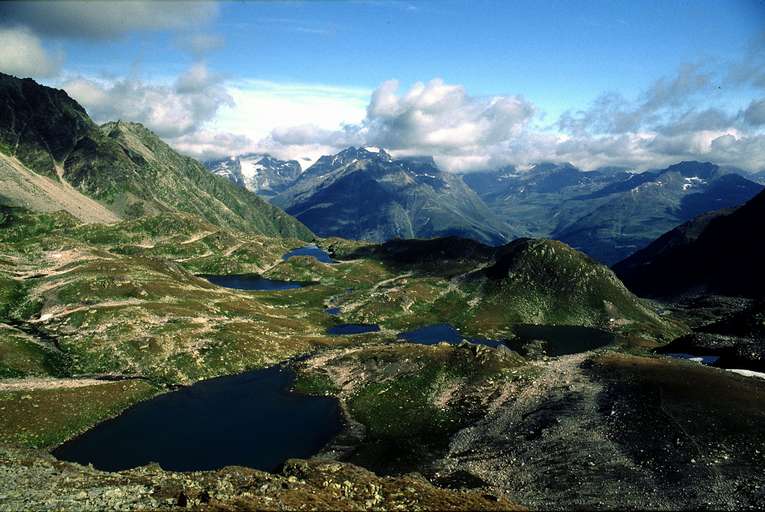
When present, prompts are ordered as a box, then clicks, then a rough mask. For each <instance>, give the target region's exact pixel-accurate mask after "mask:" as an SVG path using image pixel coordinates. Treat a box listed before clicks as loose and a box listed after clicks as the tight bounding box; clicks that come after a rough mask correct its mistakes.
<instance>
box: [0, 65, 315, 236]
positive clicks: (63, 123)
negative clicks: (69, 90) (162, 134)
mask: <svg viewBox="0 0 765 512" xmlns="http://www.w3.org/2000/svg"><path fill="white" fill-rule="evenodd" d="M0 153H1V154H3V155H5V157H9V158H12V159H16V160H18V162H20V164H22V165H23V167H24V168H26V170H28V171H31V172H32V173H34V174H37V175H39V176H41V177H45V178H48V179H49V180H53V181H54V182H59V184H60V186H58V188H64V189H66V190H67V193H70V195H71V190H69V189H70V188H72V189H75V190H76V191H77V192H80V193H82V194H84V195H86V196H88V197H90V198H91V199H94V200H96V201H98V203H100V204H102V205H103V206H105V207H106V208H107V209H108V210H110V211H111V212H112V213H113V214H114V216H116V217H121V218H135V217H140V216H142V215H151V214H159V213H169V212H185V213H191V214H194V215H198V216H200V217H201V218H203V219H205V220H207V221H209V222H212V223H213V224H216V225H218V226H221V227H224V228H232V229H236V230H241V231H249V232H256V233H262V234H268V235H275V236H294V237H299V238H304V239H310V238H312V234H311V233H310V231H309V230H308V229H306V228H305V226H303V225H302V224H300V223H299V222H298V221H296V220H295V219H293V218H291V217H290V216H289V215H286V214H285V213H284V212H282V211H280V210H279V209H278V208H275V207H273V206H271V205H269V204H268V203H266V202H265V201H263V200H262V199H260V198H259V197H257V196H256V195H255V194H253V193H251V192H249V191H246V190H244V189H241V188H240V187H237V186H235V185H233V184H232V183H230V182H229V181H228V180H226V179H223V178H219V177H216V176H213V175H212V174H210V173H209V172H208V171H207V170H206V169H205V168H204V167H203V166H202V164H200V163H199V162H197V161H195V160H193V159H191V158H188V157H184V156H182V155H180V154H178V153H176V152H175V151H173V150H172V149H171V148H170V147H169V146H168V145H167V144H165V143H164V142H162V140H160V139H159V138H158V137H157V136H156V135H154V134H153V133H152V132H150V131H149V130H147V129H146V128H144V127H143V126H141V125H139V124H135V123H124V122H119V121H118V122H113V123H106V124H105V125H103V126H100V127H99V126H97V125H96V124H95V123H93V121H92V120H91V119H90V117H88V115H87V113H86V112H85V110H84V109H83V108H82V107H81V106H80V105H79V104H78V103H77V102H75V101H74V100H72V99H71V98H70V97H69V96H68V95H67V94H66V93H65V92H64V91H61V90H56V89H51V88H49V87H44V86H41V85H39V84H37V83H35V82H34V81H33V80H30V79H24V80H20V79H18V78H15V77H12V76H10V75H4V74H0ZM4 165H5V166H7V165H10V166H11V167H12V168H15V169H16V170H17V171H18V172H19V174H22V175H24V178H18V179H15V180H9V181H6V183H9V184H10V186H9V187H8V188H7V189H4V190H3V196H5V197H8V198H9V200H8V201H6V202H7V203H9V204H12V205H13V204H15V205H20V204H24V203H25V201H26V203H27V205H28V206H34V204H33V203H34V201H30V200H27V199H24V198H28V197H29V196H30V195H32V196H34V195H37V196H45V195H48V196H50V194H51V193H54V192H55V191H53V192H51V190H52V189H50V185H49V182H47V181H43V180H40V179H37V178H35V177H34V176H31V177H30V175H29V173H27V172H26V171H25V170H24V169H23V168H19V167H18V166H14V165H13V164H12V163H8V161H7V160H4ZM8 172H9V171H8V169H7V167H6V169H5V170H4V174H7V173H8ZM20 180H21V181H23V183H22V182H21V181H20ZM30 187H32V188H31V189H30ZM46 190H47V192H46ZM39 202H40V201H38V203H39ZM42 202H45V201H42ZM73 213H75V212H74V211H73ZM75 214H76V213H75ZM93 215H96V217H99V218H106V217H109V216H106V217H105V214H104V213H103V212H102V211H101V212H100V213H98V214H95V213H94V214H93ZM107 220H114V218H113V217H111V218H108V219H107Z"/></svg>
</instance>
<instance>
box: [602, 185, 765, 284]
mask: <svg viewBox="0 0 765 512" xmlns="http://www.w3.org/2000/svg"><path fill="white" fill-rule="evenodd" d="M764 218H765V193H760V194H758V195H757V196H756V197H754V198H753V199H751V200H750V201H748V202H747V203H746V204H744V205H743V206H740V207H739V208H736V209H735V210H732V211H720V212H716V213H712V214H708V215H703V216H701V217H699V218H697V219H694V220H692V221H690V222H688V223H687V224H684V225H682V226H680V227H678V228H675V229H673V230H671V231H669V232H668V233H666V234H664V235H663V236H661V237H660V238H659V239H658V240H656V241H655V242H654V243H652V244H651V245H649V246H648V247H646V248H645V249H644V250H642V251H639V252H637V253H635V254H634V255H632V256H630V257H629V258H627V259H625V260H624V261H622V262H620V263H618V264H617V265H615V266H614V271H615V272H616V273H617V274H618V275H619V277H621V279H622V280H624V282H625V283H626V284H627V286H629V287H630V288H631V289H632V290H634V291H635V292H636V293H638V294H641V295H652V296H673V295H674V296H677V295H680V294H683V293H688V292H692V293H717V294H722V295H734V296H747V297H759V296H762V295H763V293H765V292H764V291H765V266H764V265H763V257H762V255H763V254H764V253H765V251H764V250H765V240H764V239H763V237H762V236H761V233H760V232H759V229H758V228H761V226H762V222H763V219H764Z"/></svg>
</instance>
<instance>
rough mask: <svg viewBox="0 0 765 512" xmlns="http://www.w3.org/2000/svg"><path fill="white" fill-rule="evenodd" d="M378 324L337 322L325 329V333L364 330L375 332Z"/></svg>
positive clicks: (349, 332) (362, 332) (378, 328)
mask: <svg viewBox="0 0 765 512" xmlns="http://www.w3.org/2000/svg"><path fill="white" fill-rule="evenodd" d="M379 330H380V326H379V325H377V324H339V325H333V326H332V327H330V328H329V329H327V334H335V335H342V334H364V333H366V332H377V331H379Z"/></svg>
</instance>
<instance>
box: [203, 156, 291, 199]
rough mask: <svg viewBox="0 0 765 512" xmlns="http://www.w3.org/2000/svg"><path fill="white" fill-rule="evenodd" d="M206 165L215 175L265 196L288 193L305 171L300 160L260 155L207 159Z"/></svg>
mask: <svg viewBox="0 0 765 512" xmlns="http://www.w3.org/2000/svg"><path fill="white" fill-rule="evenodd" d="M204 165H205V167H207V168H208V169H209V170H210V171H211V172H212V173H213V174H215V175H217V176H222V177H224V178H226V179H228V180H229V181H231V182H232V183H234V184H236V185H239V186H240V187H244V188H246V189H247V190H249V191H251V192H255V193H256V194H258V195H260V196H263V197H271V196H273V195H276V194H278V193H279V192H282V191H284V190H286V189H287V187H288V186H290V185H291V184H292V183H293V182H294V181H295V180H296V179H297V178H298V177H299V176H300V173H301V172H302V171H303V169H302V168H301V167H300V163H299V162H298V161H297V160H279V159H277V158H274V157H272V156H271V155H268V154H260V153H247V154H243V155H239V156H233V157H230V158H223V159H219V160H208V161H206V162H204Z"/></svg>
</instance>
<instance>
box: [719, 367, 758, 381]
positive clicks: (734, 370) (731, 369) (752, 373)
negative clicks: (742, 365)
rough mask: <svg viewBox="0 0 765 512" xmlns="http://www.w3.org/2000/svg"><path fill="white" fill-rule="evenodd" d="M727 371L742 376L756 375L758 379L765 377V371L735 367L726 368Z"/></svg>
mask: <svg viewBox="0 0 765 512" xmlns="http://www.w3.org/2000/svg"><path fill="white" fill-rule="evenodd" d="M726 370H728V371H729V372H733V373H737V374H739V375H743V376H744V377H758V378H760V379H765V373H763V372H755V371H753V370H739V369H737V368H726Z"/></svg>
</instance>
